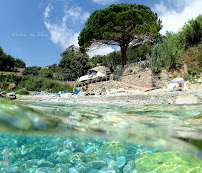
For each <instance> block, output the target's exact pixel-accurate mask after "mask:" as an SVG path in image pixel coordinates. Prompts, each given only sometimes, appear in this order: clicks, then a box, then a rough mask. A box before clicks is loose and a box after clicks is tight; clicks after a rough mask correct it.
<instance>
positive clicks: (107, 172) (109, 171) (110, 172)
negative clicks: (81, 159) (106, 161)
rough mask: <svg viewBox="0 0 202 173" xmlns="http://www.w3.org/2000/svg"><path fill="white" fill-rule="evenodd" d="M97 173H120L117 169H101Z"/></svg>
mask: <svg viewBox="0 0 202 173" xmlns="http://www.w3.org/2000/svg"><path fill="white" fill-rule="evenodd" d="M98 173H120V170H119V169H118V168H117V169H116V168H108V167H103V168H102V169H101V170H100V171H99V172H98Z"/></svg>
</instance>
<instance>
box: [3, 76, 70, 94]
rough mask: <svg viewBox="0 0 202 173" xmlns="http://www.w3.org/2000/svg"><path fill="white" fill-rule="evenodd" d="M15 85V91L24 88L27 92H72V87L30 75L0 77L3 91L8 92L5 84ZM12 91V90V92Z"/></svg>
mask: <svg viewBox="0 0 202 173" xmlns="http://www.w3.org/2000/svg"><path fill="white" fill-rule="evenodd" d="M8 82H10V83H15V84H16V90H20V89H22V88H26V90H27V91H46V90H49V89H51V90H52V91H54V92H58V91H68V92H73V86H71V85H68V84H63V83H59V82H58V81H55V80H51V79H48V78H43V77H36V76H32V75H26V76H15V75H0V87H1V89H2V90H4V91H8V85H7V83H8ZM12 91H13V90H12Z"/></svg>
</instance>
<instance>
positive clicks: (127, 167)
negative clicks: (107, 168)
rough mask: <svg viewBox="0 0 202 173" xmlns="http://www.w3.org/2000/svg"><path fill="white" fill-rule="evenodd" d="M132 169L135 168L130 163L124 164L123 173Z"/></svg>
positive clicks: (128, 172) (127, 172)
mask: <svg viewBox="0 0 202 173" xmlns="http://www.w3.org/2000/svg"><path fill="white" fill-rule="evenodd" d="M132 169H133V168H132V167H131V166H130V165H129V164H128V165H126V166H124V168H123V173H130V172H132Z"/></svg>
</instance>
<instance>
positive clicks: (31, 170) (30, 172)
mask: <svg viewBox="0 0 202 173" xmlns="http://www.w3.org/2000/svg"><path fill="white" fill-rule="evenodd" d="M37 169H38V168H31V169H27V170H26V171H24V172H23V173H36V171H37Z"/></svg>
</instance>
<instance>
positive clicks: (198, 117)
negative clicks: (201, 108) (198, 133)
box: [191, 113, 202, 119]
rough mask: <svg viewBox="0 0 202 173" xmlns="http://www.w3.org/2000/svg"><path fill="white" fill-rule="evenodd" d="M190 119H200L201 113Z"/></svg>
mask: <svg viewBox="0 0 202 173" xmlns="http://www.w3.org/2000/svg"><path fill="white" fill-rule="evenodd" d="M191 119H202V113H200V114H198V115H195V116H194V117H192V118H191Z"/></svg>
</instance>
